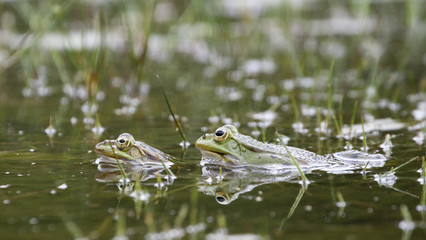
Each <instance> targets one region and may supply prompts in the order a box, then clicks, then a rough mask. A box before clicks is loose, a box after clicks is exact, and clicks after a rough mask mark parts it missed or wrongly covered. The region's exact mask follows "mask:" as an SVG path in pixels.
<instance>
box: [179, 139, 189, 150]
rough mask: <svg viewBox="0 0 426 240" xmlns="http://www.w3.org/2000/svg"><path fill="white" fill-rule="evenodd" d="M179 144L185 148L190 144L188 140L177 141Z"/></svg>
mask: <svg viewBox="0 0 426 240" xmlns="http://www.w3.org/2000/svg"><path fill="white" fill-rule="evenodd" d="M179 146H181V147H182V148H183V149H187V148H188V147H189V146H191V143H190V142H188V141H182V142H180V143H179Z"/></svg>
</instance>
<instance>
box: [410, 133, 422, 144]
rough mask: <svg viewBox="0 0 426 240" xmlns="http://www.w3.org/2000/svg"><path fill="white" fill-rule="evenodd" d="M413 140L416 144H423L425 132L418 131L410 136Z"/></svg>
mask: <svg viewBox="0 0 426 240" xmlns="http://www.w3.org/2000/svg"><path fill="white" fill-rule="evenodd" d="M412 139H413V141H414V142H416V143H417V144H418V145H423V141H424V139H425V134H424V133H423V132H418V133H417V135H416V136H415V137H413V138H412Z"/></svg>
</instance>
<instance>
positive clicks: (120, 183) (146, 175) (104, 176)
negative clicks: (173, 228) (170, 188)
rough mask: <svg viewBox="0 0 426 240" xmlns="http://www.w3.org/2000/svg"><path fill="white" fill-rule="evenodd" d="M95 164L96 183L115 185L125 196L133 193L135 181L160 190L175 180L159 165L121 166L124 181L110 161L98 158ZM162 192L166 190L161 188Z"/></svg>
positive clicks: (117, 168) (116, 166)
mask: <svg viewBox="0 0 426 240" xmlns="http://www.w3.org/2000/svg"><path fill="white" fill-rule="evenodd" d="M95 163H96V164H98V172H97V173H96V175H95V179H96V181H98V182H104V183H113V184H116V185H117V187H118V189H119V190H120V192H123V193H124V194H126V195H130V194H131V193H132V192H133V191H134V185H135V184H134V182H135V181H139V182H144V185H146V186H154V187H156V188H158V189H161V188H163V187H164V186H167V185H171V184H173V181H174V179H175V177H174V176H170V175H168V174H167V172H166V169H165V168H164V167H163V166H161V165H145V164H133V163H132V164H121V166H122V168H123V171H124V172H125V174H126V176H127V179H124V178H123V174H122V172H121V170H120V168H119V166H118V165H117V164H116V163H114V162H111V161H110V159H105V158H102V157H100V158H98V159H97V160H96V161H95ZM168 170H169V169H168ZM169 171H170V170H169ZM152 179H156V181H152ZM163 190H164V191H166V190H167V188H163Z"/></svg>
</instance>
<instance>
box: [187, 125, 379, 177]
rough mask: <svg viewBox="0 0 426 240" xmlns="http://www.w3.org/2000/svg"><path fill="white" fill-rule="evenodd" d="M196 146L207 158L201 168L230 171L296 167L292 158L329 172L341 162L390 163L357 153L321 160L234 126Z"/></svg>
mask: <svg viewBox="0 0 426 240" xmlns="http://www.w3.org/2000/svg"><path fill="white" fill-rule="evenodd" d="M195 146H196V147H197V148H198V149H199V150H200V152H201V154H202V156H203V157H202V161H201V165H205V164H209V165H222V166H228V167H235V166H237V167H247V166H249V167H268V168H272V169H273V168H277V167H279V166H294V162H293V160H292V158H291V156H292V157H293V158H294V160H296V162H297V163H298V164H300V165H301V166H306V167H308V168H311V167H313V168H315V167H319V168H321V167H325V168H327V166H331V165H333V167H336V164H335V163H336V162H337V161H343V162H351V163H356V164H364V165H365V164H366V163H367V162H368V163H369V164H370V166H380V165H383V164H384V161H385V160H386V158H385V157H384V156H383V155H382V154H367V153H364V152H360V151H356V150H350V151H343V152H337V153H334V154H329V155H327V156H320V155H317V154H315V153H313V152H310V151H307V150H304V149H300V148H296V147H290V146H288V147H285V146H283V145H276V144H270V143H263V142H259V141H257V140H255V139H253V138H251V137H250V136H246V135H243V134H241V133H239V132H238V130H237V128H236V127H234V126H232V125H224V126H222V127H220V128H218V129H217V130H216V131H215V133H213V134H212V133H210V134H205V135H203V136H202V137H200V138H199V139H198V140H197V141H196V142H195ZM290 154H291V156H290ZM336 160H337V161H336Z"/></svg>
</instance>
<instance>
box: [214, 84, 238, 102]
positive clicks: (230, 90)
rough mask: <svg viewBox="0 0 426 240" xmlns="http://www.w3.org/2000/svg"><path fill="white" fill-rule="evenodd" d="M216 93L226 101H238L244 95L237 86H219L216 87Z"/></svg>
mask: <svg viewBox="0 0 426 240" xmlns="http://www.w3.org/2000/svg"><path fill="white" fill-rule="evenodd" d="M215 94H216V96H218V97H219V99H221V100H222V101H225V102H234V101H238V100H240V99H241V98H242V97H243V93H242V92H241V91H240V90H238V88H236V87H225V86H219V87H216V88H215Z"/></svg>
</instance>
